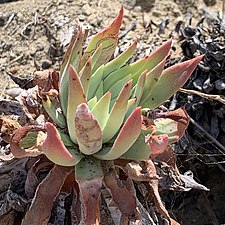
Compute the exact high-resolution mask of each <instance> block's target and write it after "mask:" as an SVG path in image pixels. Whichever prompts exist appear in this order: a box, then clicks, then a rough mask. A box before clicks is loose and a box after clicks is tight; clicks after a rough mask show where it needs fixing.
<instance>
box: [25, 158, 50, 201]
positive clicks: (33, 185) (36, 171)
mask: <svg viewBox="0 0 225 225" xmlns="http://www.w3.org/2000/svg"><path fill="white" fill-rule="evenodd" d="M52 167H53V163H52V162H50V161H49V160H48V159H47V158H46V157H45V156H42V157H41V158H40V159H38V160H37V161H36V162H35V163H34V165H33V166H32V167H31V168H30V169H29V170H28V174H27V179H26V182H25V194H26V196H27V198H28V199H32V198H33V197H34V194H35V191H36V189H37V186H38V185H39V183H40V182H41V181H42V180H43V179H44V177H43V173H46V174H47V172H49V171H50V170H51V169H52ZM41 174H42V175H41Z"/></svg>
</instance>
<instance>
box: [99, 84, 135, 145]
mask: <svg viewBox="0 0 225 225" xmlns="http://www.w3.org/2000/svg"><path fill="white" fill-rule="evenodd" d="M131 86H132V81H129V82H128V83H127V84H125V86H124V87H123V89H122V90H121V92H120V94H119V96H118V98H117V100H116V102H115V104H114V105H113V108H112V110H111V112H110V114H109V118H108V120H107V122H106V125H105V128H104V130H103V143H106V142H107V141H109V140H110V139H111V138H112V137H113V136H114V135H115V134H116V133H117V131H118V130H119V128H120V126H121V125H122V123H123V119H124V116H125V114H126V111H127V104H128V99H129V97H130V89H131Z"/></svg>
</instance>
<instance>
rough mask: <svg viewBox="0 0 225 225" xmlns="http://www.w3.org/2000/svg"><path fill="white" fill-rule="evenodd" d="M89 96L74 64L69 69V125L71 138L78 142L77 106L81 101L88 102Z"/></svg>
mask: <svg viewBox="0 0 225 225" xmlns="http://www.w3.org/2000/svg"><path fill="white" fill-rule="evenodd" d="M86 102H87V98H86V95H85V92H84V88H83V86H82V83H81V81H80V77H79V76H78V74H77V72H76V70H75V69H74V67H73V66H72V65H70V69H69V84H68V106H67V126H68V131H69V134H70V138H71V140H72V141H73V142H74V143H76V132H75V113H76V110H77V106H78V105H79V104H81V103H86Z"/></svg>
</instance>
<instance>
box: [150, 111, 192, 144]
mask: <svg viewBox="0 0 225 225" xmlns="http://www.w3.org/2000/svg"><path fill="white" fill-rule="evenodd" d="M156 116H157V117H158V118H159V119H156V120H154V123H155V125H156V127H157V132H156V135H159V134H163V133H166V134H168V137H169V143H174V142H176V141H178V140H179V139H180V138H181V137H182V136H183V135H184V132H185V130H186V129H187V127H188V124H189V116H188V114H187V112H186V110H185V109H184V108H179V109H176V110H174V111H170V112H165V113H158V114H157V115H156Z"/></svg>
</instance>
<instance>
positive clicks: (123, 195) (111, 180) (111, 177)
mask: <svg viewBox="0 0 225 225" xmlns="http://www.w3.org/2000/svg"><path fill="white" fill-rule="evenodd" d="M102 167H103V171H104V174H105V176H104V186H105V187H106V188H107V189H108V191H109V192H110V193H111V196H112V199H113V200H114V202H115V203H116V205H117V206H118V208H119V209H120V211H121V213H122V214H124V215H125V216H127V217H128V218H129V219H134V217H135V215H136V214H137V211H136V206H137V204H136V198H135V196H134V195H133V194H132V193H131V192H129V191H128V189H127V188H126V185H125V183H124V181H123V180H120V179H119V177H118V175H117V174H116V172H115V168H114V165H113V163H112V161H103V162H102Z"/></svg>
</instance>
